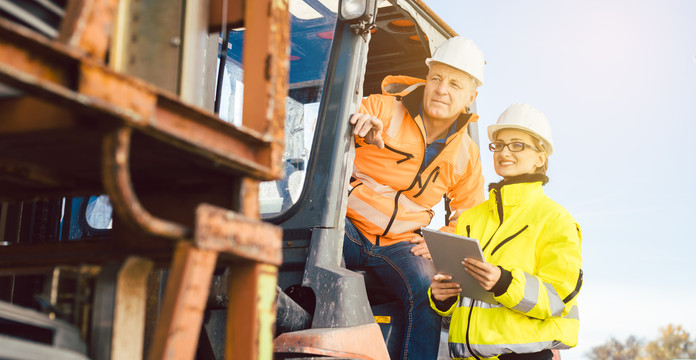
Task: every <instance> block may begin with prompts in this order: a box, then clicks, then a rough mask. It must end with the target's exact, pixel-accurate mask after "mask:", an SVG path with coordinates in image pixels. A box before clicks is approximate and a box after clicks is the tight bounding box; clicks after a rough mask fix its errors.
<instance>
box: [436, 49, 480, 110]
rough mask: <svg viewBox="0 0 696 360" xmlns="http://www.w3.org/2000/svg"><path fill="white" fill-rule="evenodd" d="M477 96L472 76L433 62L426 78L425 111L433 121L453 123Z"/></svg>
mask: <svg viewBox="0 0 696 360" xmlns="http://www.w3.org/2000/svg"><path fill="white" fill-rule="evenodd" d="M477 94H478V92H477V91H476V86H475V85H474V81H473V78H472V77H471V76H469V75H468V74H466V73H465V72H463V71H461V70H458V69H455V68H453V67H451V66H448V65H445V64H441V63H438V62H433V63H431V64H430V71H429V72H428V77H427V78H426V83H425V92H424V94H423V111H424V112H425V116H426V117H428V118H429V119H430V120H431V121H447V122H451V121H453V120H454V119H456V118H457V117H458V116H459V114H461V113H462V112H463V111H464V110H465V109H466V108H467V107H468V106H469V105H471V104H472V103H473V102H474V100H475V99H476V95H477Z"/></svg>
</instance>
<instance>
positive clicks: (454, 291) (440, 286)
mask: <svg viewBox="0 0 696 360" xmlns="http://www.w3.org/2000/svg"><path fill="white" fill-rule="evenodd" d="M450 280H452V277H451V276H449V275H445V274H436V275H435V276H433V279H432V281H431V282H430V292H431V293H432V294H433V298H435V300H438V301H445V300H447V299H449V298H451V297H453V296H457V295H459V293H461V292H462V289H461V287H460V286H459V284H458V283H456V282H449V281H450ZM445 281H446V282H445Z"/></svg>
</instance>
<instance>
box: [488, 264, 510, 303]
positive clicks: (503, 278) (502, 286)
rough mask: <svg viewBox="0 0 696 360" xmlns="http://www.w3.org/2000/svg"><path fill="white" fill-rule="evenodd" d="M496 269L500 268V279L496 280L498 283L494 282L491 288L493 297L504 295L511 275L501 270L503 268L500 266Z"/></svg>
mask: <svg viewBox="0 0 696 360" xmlns="http://www.w3.org/2000/svg"><path fill="white" fill-rule="evenodd" d="M498 267H499V268H500V279H498V282H496V283H495V285H493V288H491V291H492V292H493V295H495V296H500V295H503V294H505V292H506V291H507V289H508V288H509V287H510V284H511V283H512V273H511V272H509V271H507V270H505V269H503V267H502V266H500V265H499V266H498Z"/></svg>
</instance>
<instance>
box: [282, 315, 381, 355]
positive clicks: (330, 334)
mask: <svg viewBox="0 0 696 360" xmlns="http://www.w3.org/2000/svg"><path fill="white" fill-rule="evenodd" d="M273 347H274V352H276V353H296V354H313V355H319V356H333V357H341V358H343V357H347V358H354V359H370V360H389V353H388V352H387V346H386V345H385V344H384V339H383V337H382V332H381V330H380V329H379V325H378V324H377V323H372V324H366V325H359V326H353V327H348V328H330V329H327V328H324V329H307V330H300V331H293V332H289V333H284V334H281V335H280V336H278V337H277V338H275V340H273Z"/></svg>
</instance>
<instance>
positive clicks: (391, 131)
mask: <svg viewBox="0 0 696 360" xmlns="http://www.w3.org/2000/svg"><path fill="white" fill-rule="evenodd" d="M405 113H406V107H405V106H404V104H402V103H401V101H398V100H396V97H395V98H394V115H392V118H391V121H390V122H389V128H387V130H386V131H385V132H386V133H387V135H389V136H390V137H392V138H393V137H396V134H398V133H399V129H401V123H403V121H404V114H405Z"/></svg>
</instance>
